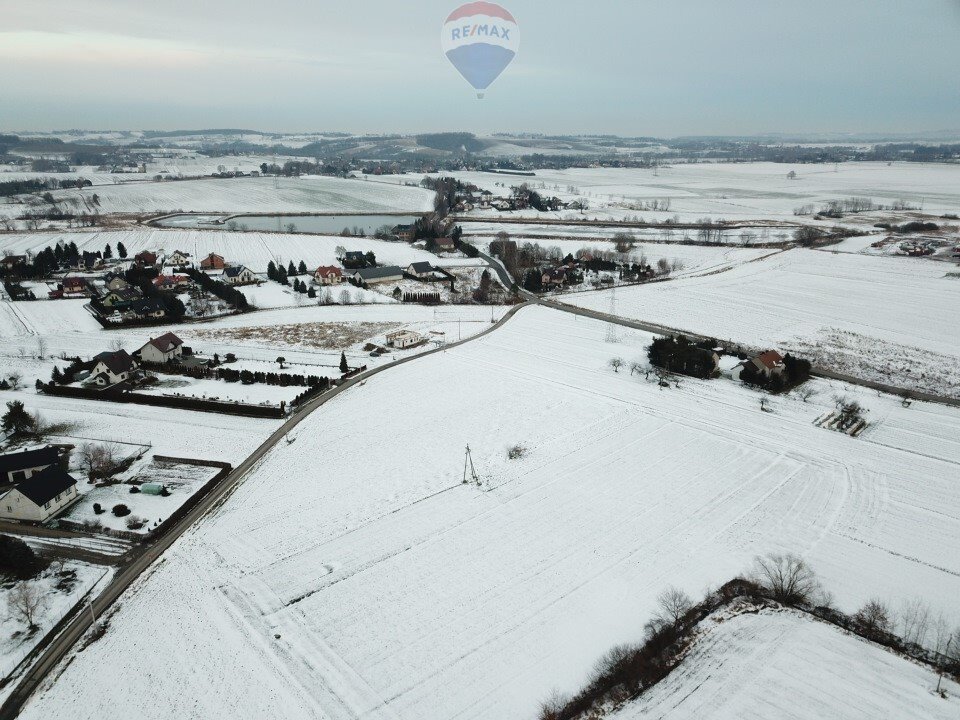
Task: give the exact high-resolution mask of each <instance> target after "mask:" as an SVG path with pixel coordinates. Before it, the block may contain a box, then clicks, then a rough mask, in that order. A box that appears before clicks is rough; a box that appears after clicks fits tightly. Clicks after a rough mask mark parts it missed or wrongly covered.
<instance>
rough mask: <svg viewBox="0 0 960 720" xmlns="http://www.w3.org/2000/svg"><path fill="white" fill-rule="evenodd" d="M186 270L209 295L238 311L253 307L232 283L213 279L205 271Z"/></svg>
mask: <svg viewBox="0 0 960 720" xmlns="http://www.w3.org/2000/svg"><path fill="white" fill-rule="evenodd" d="M186 272H187V275H189V276H190V279H191V280H193V281H194V282H195V283H197V285H199V286H200V287H201V288H203V289H204V290H206V291H207V292H208V293H210V294H211V295H215V296H217V297H218V298H220V299H221V300H223V301H224V302H225V303H228V304H230V305H231V306H232V307H234V308H235V309H237V310H239V311H240V312H247V311H248V310H252V309H253V308H252V306H251V305H250V303H249V302H248V301H247V296H246V295H244V294H243V293H242V292H240V290H238V289H237V288H235V287H233V286H232V285H227V284H226V283H222V282H220V281H219V280H214V279H213V278H212V277H210V276H209V275H207V274H206V273H202V272H200V271H199V270H197V269H195V268H187V271H186ZM174 299H176V298H174Z"/></svg>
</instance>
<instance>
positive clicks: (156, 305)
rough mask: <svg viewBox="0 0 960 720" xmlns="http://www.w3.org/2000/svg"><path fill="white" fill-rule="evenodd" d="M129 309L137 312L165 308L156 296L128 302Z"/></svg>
mask: <svg viewBox="0 0 960 720" xmlns="http://www.w3.org/2000/svg"><path fill="white" fill-rule="evenodd" d="M130 309H131V310H133V311H134V312H137V313H145V312H155V311H157V310H163V311H165V310H166V308H165V307H164V306H163V303H162V302H160V301H159V300H157V298H145V299H143V300H137V301H136V302H133V303H131V304H130Z"/></svg>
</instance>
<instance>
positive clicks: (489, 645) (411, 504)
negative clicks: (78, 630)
mask: <svg viewBox="0 0 960 720" xmlns="http://www.w3.org/2000/svg"><path fill="white" fill-rule="evenodd" d="M607 330H608V329H607V327H606V326H605V325H604V324H603V323H599V322H595V321H589V320H585V319H583V318H576V317H574V316H570V315H567V314H562V313H558V312H554V311H549V310H546V309H543V308H528V309H524V310H522V311H520V312H519V313H518V314H517V315H516V316H515V317H514V318H513V319H512V320H511V321H510V322H508V323H507V324H505V325H504V326H503V327H501V328H499V329H498V330H497V331H495V332H494V333H491V334H489V335H487V336H486V337H484V338H482V339H480V340H477V341H475V342H473V343H469V344H467V345H464V346H462V347H459V348H455V349H452V350H450V351H448V352H446V353H439V354H436V355H432V356H430V357H428V358H423V359H422V360H420V361H417V362H414V363H409V364H406V365H403V366H400V367H398V368H396V369H394V370H391V371H389V372H387V373H384V374H382V375H379V376H376V377H374V378H371V379H370V380H368V381H367V382H366V383H365V384H364V385H363V386H358V387H357V388H354V389H352V390H351V391H349V392H347V393H344V394H343V395H341V396H338V397H337V398H335V399H334V400H332V401H331V402H330V403H328V404H327V405H325V406H324V407H322V408H321V409H319V410H318V411H317V412H315V413H314V414H312V415H311V416H310V417H309V418H308V419H307V420H306V421H305V422H304V424H303V425H301V426H300V428H299V430H298V432H297V433H296V442H295V443H293V444H292V445H285V444H281V445H280V446H278V447H276V448H275V449H274V450H273V451H271V453H269V454H268V455H267V456H266V457H265V459H264V460H263V462H262V463H261V465H260V466H259V468H257V470H256V471H255V472H254V473H253V474H252V475H251V476H249V477H248V478H247V479H246V481H245V482H244V483H243V484H242V485H241V486H240V487H239V488H238V489H237V490H236V492H235V493H234V494H233V495H232V496H231V498H230V500H229V502H228V503H226V504H225V505H224V506H222V507H221V508H220V510H219V511H217V513H216V514H215V515H213V516H211V517H210V518H208V519H207V520H206V521H205V522H204V523H202V524H201V525H199V526H198V527H197V528H196V529H195V530H194V531H192V532H191V533H190V534H188V535H187V536H185V537H184V538H183V539H181V540H180V541H179V542H178V543H177V544H176V545H175V546H174V547H173V548H172V549H171V550H170V551H169V552H168V553H167V555H166V558H165V562H163V563H161V564H160V565H158V566H156V568H155V570H154V572H153V573H152V574H151V575H150V576H149V577H147V578H145V579H144V580H143V581H141V582H140V583H138V585H137V586H136V587H135V588H134V590H133V591H131V592H130V593H128V594H127V595H126V596H125V597H124V598H123V599H122V601H121V607H120V609H119V610H118V611H117V612H116V614H115V615H114V616H113V617H112V619H111V624H110V629H109V630H108V632H107V634H106V635H105V636H104V637H103V638H102V639H101V640H99V641H98V642H96V643H94V644H93V645H91V646H90V647H88V648H87V649H86V650H84V651H83V653H80V654H78V655H76V656H75V657H74V658H73V659H72V662H70V663H69V665H67V666H66V667H65V668H64V669H63V672H62V674H59V676H58V678H57V680H56V682H55V683H54V684H53V685H52V686H51V685H48V686H46V687H45V688H44V689H43V690H42V691H41V692H40V694H39V695H38V696H37V697H36V698H35V699H34V700H33V701H32V702H31V704H30V705H29V706H28V707H27V709H26V710H25V712H24V714H23V717H24V718H28V719H33V718H42V717H48V716H49V715H50V714H51V713H53V712H56V711H58V710H59V709H62V708H65V707H70V708H71V709H72V712H74V714H75V715H77V717H78V718H94V717H100V716H102V715H103V713H104V712H106V711H109V712H111V713H115V714H124V715H130V714H137V715H138V716H140V717H144V718H175V717H183V716H203V717H206V718H218V717H223V718H227V717H231V718H232V717H238V716H239V717H266V716H270V715H272V714H275V711H276V707H277V702H278V700H277V698H283V703H284V715H285V717H289V718H321V717H323V718H330V717H334V718H360V717H363V718H366V719H368V720H369V719H371V718H393V719H396V718H410V719H411V720H412V719H414V718H416V719H418V720H419V719H420V718H425V717H430V718H453V717H458V718H505V717H516V718H532V717H533V716H534V714H535V712H536V707H537V704H538V702H539V701H540V700H542V699H543V698H544V697H546V695H547V694H548V693H549V692H550V690H551V689H552V688H554V687H559V688H561V689H567V690H575V689H577V688H579V687H580V686H582V684H583V683H584V681H585V680H586V678H587V676H588V674H589V672H590V670H591V668H592V665H593V663H594V662H595V660H596V659H597V658H598V657H599V656H600V655H601V654H602V653H603V652H605V651H606V650H607V649H609V648H610V647H611V646H612V645H614V644H616V643H618V642H622V641H624V640H628V639H630V638H631V637H636V635H637V633H639V632H641V628H640V622H641V621H640V620H638V618H647V617H650V616H651V614H652V611H653V610H654V607H655V602H656V601H655V598H656V596H657V594H658V593H659V592H660V591H661V590H662V589H663V588H664V587H665V586H667V585H671V584H672V585H677V586H679V587H681V588H683V589H685V590H686V591H687V592H689V593H690V594H691V595H698V594H700V592H701V591H702V590H703V589H704V588H705V587H707V586H708V585H715V584H717V583H720V582H724V581H726V580H728V579H729V578H730V577H732V576H734V575H735V574H737V573H739V572H741V571H743V570H744V569H745V568H746V567H748V566H749V565H750V563H751V561H752V558H753V556H754V555H756V554H762V553H768V552H777V551H780V552H783V551H790V552H795V553H798V554H801V555H802V556H804V557H805V558H806V559H807V560H808V561H809V562H810V563H811V564H812V566H813V567H814V568H815V569H816V570H817V571H818V572H819V574H820V576H821V578H822V580H823V582H824V584H825V585H826V586H827V587H828V588H830V589H831V590H832V591H833V593H834V595H835V599H836V603H837V605H838V606H839V607H840V608H841V609H844V610H848V611H849V610H853V609H855V608H856V607H858V606H859V605H860V604H861V603H862V602H864V601H865V600H866V599H868V598H870V597H872V596H877V597H881V598H884V599H886V600H887V601H888V602H890V603H891V604H893V605H894V606H896V605H897V604H898V603H899V602H901V601H903V600H905V599H909V598H912V597H914V596H915V595H916V594H918V593H922V595H923V598H924V600H925V601H927V602H929V603H930V605H931V607H932V608H933V610H934V612H941V611H942V612H945V613H947V614H948V615H949V616H950V619H951V620H952V621H953V622H956V621H957V620H958V619H960V618H957V617H956V612H957V609H956V605H955V599H956V597H957V596H958V593H960V565H958V559H960V520H958V518H960V496H958V494H957V493H956V477H957V473H956V469H957V465H958V463H960V443H958V440H957V438H958V437H960V411H957V410H954V409H948V408H944V407H940V406H929V405H925V404H922V403H914V405H913V406H912V407H911V408H909V409H907V408H903V407H902V406H901V405H900V404H899V402H898V401H897V400H896V399H895V398H888V397H876V396H875V395H863V396H861V402H863V403H864V405H866V406H867V407H869V409H870V411H871V415H870V418H871V421H872V423H873V424H872V425H871V428H870V429H868V430H867V431H866V432H865V433H864V434H863V435H862V436H861V437H860V438H859V439H856V440H854V439H852V438H849V437H847V436H844V435H840V434H838V433H830V432H828V431H825V430H821V429H820V428H817V427H815V426H814V425H812V421H813V420H814V419H815V418H816V417H817V416H818V415H819V414H820V413H821V412H823V410H824V408H825V407H826V406H829V405H830V404H831V400H830V396H831V395H832V394H833V393H835V392H846V393H850V394H853V395H858V393H857V390H856V389H855V388H846V387H844V386H842V385H840V384H830V383H826V382H820V381H818V382H816V383H814V387H815V388H816V389H817V390H818V391H819V395H817V396H816V397H815V398H814V399H813V401H811V402H810V403H804V402H802V401H801V400H799V399H797V398H794V397H783V398H778V399H776V400H775V401H773V403H772V405H773V410H774V412H773V413H764V412H761V411H760V409H759V403H758V397H759V395H758V394H757V393H755V392H753V391H750V390H747V389H745V388H743V387H741V386H739V385H737V384H735V383H732V382H728V381H723V380H717V381H711V382H704V381H695V380H686V381H685V382H684V383H683V384H682V387H681V388H680V389H676V388H670V389H667V390H660V389H658V388H657V386H656V385H655V384H653V383H649V382H645V381H644V380H643V379H642V378H641V377H637V376H634V377H631V375H630V374H629V372H627V371H626V370H624V371H621V372H620V373H614V372H613V371H612V370H611V369H610V368H609V367H608V364H607V363H608V360H609V359H610V358H611V357H613V356H615V355H619V356H621V357H623V358H625V359H627V360H628V361H630V360H634V359H637V358H639V357H641V356H642V355H643V354H644V346H645V345H646V344H647V343H648V342H649V340H650V336H649V335H646V334H644V333H639V332H632V331H625V330H620V331H618V333H617V335H618V340H619V342H608V341H607V340H606V339H605V338H607ZM358 429H361V430H362V431H358ZM468 443H469V445H470V447H471V448H472V450H473V460H474V463H475V465H476V469H477V472H478V473H479V476H480V478H481V480H482V484H483V487H482V488H478V487H475V486H473V485H461V478H462V473H463V461H464V446H465V445H466V444H468ZM515 444H522V445H524V446H525V447H526V448H527V449H528V453H527V456H526V457H525V459H522V460H514V461H511V460H509V459H507V448H508V447H510V446H513V445H515ZM158 606H162V607H163V608H164V632H163V633H162V634H157V633H156V632H155V627H156V614H155V613H156V608H157V607H158ZM144 656H149V657H151V662H150V663H149V665H144V663H143V662H141V659H142V658H143V657H144ZM850 662H852V660H850ZM104 667H109V668H110V669H111V672H110V673H104V672H103V668H104ZM827 667H829V666H827ZM211 686H216V687H217V688H218V689H219V690H218V692H217V693H216V694H215V695H211V694H210V693H209V691H208V690H209V688H210V687H211Z"/></svg>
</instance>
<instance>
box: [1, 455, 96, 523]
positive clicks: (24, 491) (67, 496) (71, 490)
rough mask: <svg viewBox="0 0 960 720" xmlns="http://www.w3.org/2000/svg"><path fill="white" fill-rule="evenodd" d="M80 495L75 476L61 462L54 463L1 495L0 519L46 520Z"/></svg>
mask: <svg viewBox="0 0 960 720" xmlns="http://www.w3.org/2000/svg"><path fill="white" fill-rule="evenodd" d="M79 497H80V496H79V494H78V493H77V481H76V480H75V479H74V478H73V476H71V475H70V474H69V473H68V472H66V471H65V470H64V469H63V468H61V467H60V466H58V465H51V466H50V467H48V468H46V469H44V470H41V471H40V472H38V473H36V474H34V475H31V476H30V477H28V478H27V479H25V480H23V481H22V482H20V483H18V484H17V485H16V486H14V488H13V489H12V490H10V491H8V492H7V493H5V494H4V495H3V496H0V518H3V519H5V520H19V521H21V522H37V523H42V522H46V521H47V520H49V519H50V518H52V517H54V516H55V515H57V514H58V513H60V512H62V511H63V510H64V509H66V508H67V507H68V506H69V505H71V504H72V503H74V502H75V501H76V500H77V498H79Z"/></svg>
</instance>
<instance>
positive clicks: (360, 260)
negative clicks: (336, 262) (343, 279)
mask: <svg viewBox="0 0 960 720" xmlns="http://www.w3.org/2000/svg"><path fill="white" fill-rule="evenodd" d="M340 262H342V263H343V266H344V267H345V268H350V269H355V268H362V267H364V266H365V265H366V264H367V258H366V256H364V254H363V253H362V252H360V251H359V250H347V252H345V253H344V254H343V257H342V258H340Z"/></svg>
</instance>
